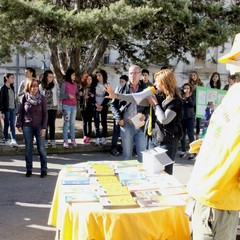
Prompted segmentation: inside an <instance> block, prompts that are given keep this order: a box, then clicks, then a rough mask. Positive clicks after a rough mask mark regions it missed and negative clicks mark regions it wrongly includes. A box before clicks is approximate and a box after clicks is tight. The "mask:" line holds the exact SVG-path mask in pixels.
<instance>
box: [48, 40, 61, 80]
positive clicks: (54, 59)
mask: <svg viewBox="0 0 240 240" xmlns="http://www.w3.org/2000/svg"><path fill="white" fill-rule="evenodd" d="M48 46H49V50H50V60H51V63H52V66H53V71H54V73H55V75H56V79H57V81H58V82H61V81H62V79H63V73H62V71H61V67H60V62H59V58H58V48H57V46H56V45H55V44H53V43H49V44H48Z"/></svg>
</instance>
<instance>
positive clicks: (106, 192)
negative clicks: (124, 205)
mask: <svg viewBox="0 0 240 240" xmlns="http://www.w3.org/2000/svg"><path fill="white" fill-rule="evenodd" d="M97 194H98V195H99V196H120V195H129V191H128V189H127V188H126V187H123V186H122V185H121V184H120V183H119V184H103V185H102V186H99V187H98V188H97Z"/></svg>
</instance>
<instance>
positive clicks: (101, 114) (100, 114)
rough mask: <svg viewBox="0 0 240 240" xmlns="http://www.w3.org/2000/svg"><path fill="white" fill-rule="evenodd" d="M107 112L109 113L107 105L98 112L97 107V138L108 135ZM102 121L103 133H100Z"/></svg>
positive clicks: (95, 118) (95, 112) (95, 114)
mask: <svg viewBox="0 0 240 240" xmlns="http://www.w3.org/2000/svg"><path fill="white" fill-rule="evenodd" d="M107 114H108V107H107V106H104V107H103V109H102V111H101V112H98V111H97V110H96V109H95V111H94V126H95V137H96V138H100V137H101V136H102V137H105V138H106V137H107ZM100 117H101V121H100ZM100 122H101V125H102V134H100Z"/></svg>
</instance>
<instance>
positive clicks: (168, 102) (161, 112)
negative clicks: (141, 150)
mask: <svg viewBox="0 0 240 240" xmlns="http://www.w3.org/2000/svg"><path fill="white" fill-rule="evenodd" d="M154 80H155V83H154V85H155V87H156V88H157V90H158V93H157V94H155V95H153V96H152V97H150V98H149V99H148V101H149V103H150V104H151V105H152V106H153V110H154V115H155V117H154V116H153V120H152V129H153V132H152V136H151V138H152V141H151V144H149V146H150V147H156V146H160V147H161V148H164V149H166V150H167V152H166V153H167V155H168V156H169V157H170V158H171V159H172V160H173V161H174V159H175V156H176V152H177V146H178V141H179V140H180V139H181V138H182V127H181V120H182V111H183V106H182V100H181V97H180V94H179V91H178V86H177V81H176V78H175V75H174V73H173V72H172V71H171V70H169V69H163V70H161V71H159V72H158V73H156V74H155V75H154ZM149 124H150V123H148V126H147V128H148V129H149ZM165 171H166V172H167V173H169V174H172V173H173V164H170V165H168V166H166V167H165Z"/></svg>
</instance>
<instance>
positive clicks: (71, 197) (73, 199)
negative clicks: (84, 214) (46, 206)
mask: <svg viewBox="0 0 240 240" xmlns="http://www.w3.org/2000/svg"><path fill="white" fill-rule="evenodd" d="M64 200H65V202H69V203H78V202H79V203H81V202H98V201H99V197H98V195H97V194H96V193H94V192H89V193H68V194H64Z"/></svg>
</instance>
